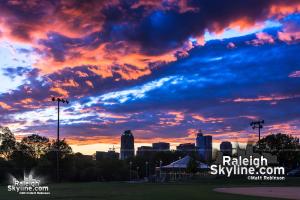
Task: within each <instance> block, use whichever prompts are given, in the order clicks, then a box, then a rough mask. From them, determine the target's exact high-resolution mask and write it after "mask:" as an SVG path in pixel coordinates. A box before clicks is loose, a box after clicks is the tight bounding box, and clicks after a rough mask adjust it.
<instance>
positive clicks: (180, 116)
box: [159, 111, 185, 126]
mask: <svg viewBox="0 0 300 200" xmlns="http://www.w3.org/2000/svg"><path fill="white" fill-rule="evenodd" d="M167 115H171V116H172V117H171V116H170V117H167V118H162V117H161V118H159V120H160V121H159V124H160V125H162V126H177V125H180V124H181V122H182V121H183V120H184V117H185V116H184V113H183V112H175V111H172V112H168V113H167Z"/></svg>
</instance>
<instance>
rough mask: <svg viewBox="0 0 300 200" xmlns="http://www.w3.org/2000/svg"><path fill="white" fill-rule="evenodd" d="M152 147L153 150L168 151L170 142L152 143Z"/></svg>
mask: <svg viewBox="0 0 300 200" xmlns="http://www.w3.org/2000/svg"><path fill="white" fill-rule="evenodd" d="M152 148H153V150H154V151H169V150H170V143H167V142H156V143H152Z"/></svg>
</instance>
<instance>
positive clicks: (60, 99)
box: [52, 97, 69, 182]
mask: <svg viewBox="0 0 300 200" xmlns="http://www.w3.org/2000/svg"><path fill="white" fill-rule="evenodd" d="M52 101H57V141H56V143H57V150H56V179H57V182H59V154H60V143H59V113H60V112H59V106H60V104H59V103H60V102H61V103H66V104H69V101H68V100H67V99H63V98H55V97H52Z"/></svg>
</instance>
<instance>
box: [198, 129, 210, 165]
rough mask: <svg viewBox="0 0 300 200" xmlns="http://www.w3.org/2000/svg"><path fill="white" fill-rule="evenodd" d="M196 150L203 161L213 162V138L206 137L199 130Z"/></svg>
mask: <svg viewBox="0 0 300 200" xmlns="http://www.w3.org/2000/svg"><path fill="white" fill-rule="evenodd" d="M196 148H197V151H198V154H199V157H200V159H201V160H203V161H211V159H212V136H211V135H206V136H204V135H203V133H202V132H201V130H199V132H198V134H197V138H196Z"/></svg>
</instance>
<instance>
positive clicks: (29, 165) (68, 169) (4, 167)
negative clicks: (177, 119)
mask: <svg viewBox="0 0 300 200" xmlns="http://www.w3.org/2000/svg"><path fill="white" fill-rule="evenodd" d="M57 147H58V143H57V141H56V140H50V139H49V138H47V137H44V136H40V135H37V134H32V135H29V136H25V137H23V138H22V139H21V140H20V141H17V140H16V138H15V136H14V134H13V133H12V132H11V131H10V130H9V128H7V127H1V126H0V172H1V173H0V182H5V181H7V180H8V175H9V174H11V175H13V176H15V177H23V175H24V172H26V173H29V172H30V171H32V170H33V171H34V173H35V175H37V176H42V177H43V178H45V179H46V180H48V181H55V180H56V159H57V157H56V156H57V149H58V148H57ZM255 148H256V151H259V152H267V153H271V154H272V155H276V156H277V158H278V161H279V164H280V165H281V166H285V167H286V168H289V169H292V168H295V167H299V164H300V145H299V138H297V137H293V136H291V135H286V134H281V133H278V134H271V135H268V136H266V137H264V138H262V139H261V140H260V141H259V142H257V143H256V144H255ZM59 149H60V154H59V156H60V157H59V160H60V178H61V181H125V180H129V179H130V178H131V179H139V178H143V177H151V176H152V175H154V174H155V168H156V167H159V166H160V165H161V164H162V165H167V164H170V163H171V162H173V161H175V160H178V159H180V158H183V157H184V156H185V155H186V154H185V153H184V152H180V151H166V152H155V153H151V154H149V155H143V156H135V157H133V158H130V159H127V160H119V159H114V158H101V159H99V160H96V159H95V157H94V156H89V155H83V154H81V153H74V152H73V151H72V148H71V147H70V146H69V145H68V143H67V142H66V141H65V140H61V141H60V143H59ZM190 156H191V157H192V158H193V159H192V161H191V163H190V164H189V167H188V169H187V171H186V172H187V173H195V172H196V168H195V161H196V160H199V158H198V157H197V153H196V152H193V153H190ZM233 156H235V155H233Z"/></svg>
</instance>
